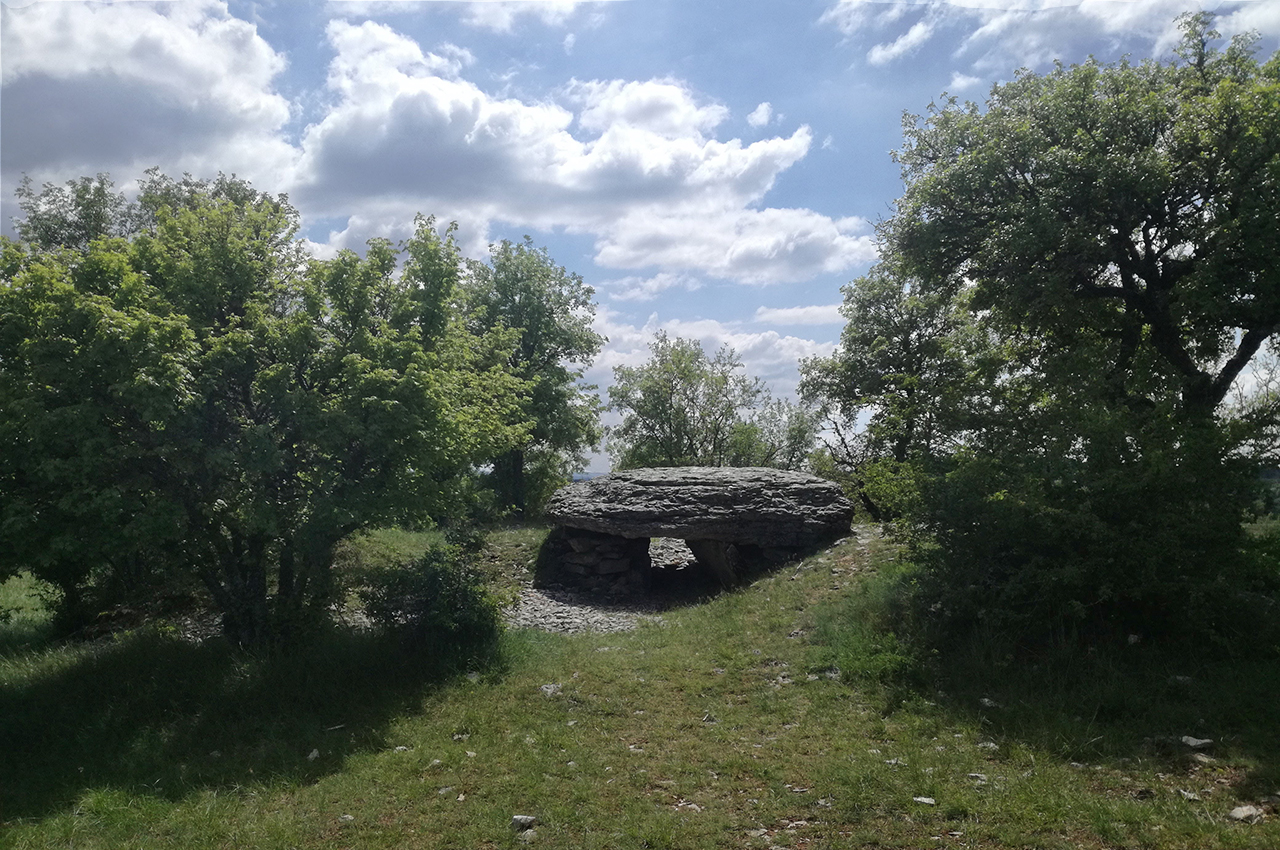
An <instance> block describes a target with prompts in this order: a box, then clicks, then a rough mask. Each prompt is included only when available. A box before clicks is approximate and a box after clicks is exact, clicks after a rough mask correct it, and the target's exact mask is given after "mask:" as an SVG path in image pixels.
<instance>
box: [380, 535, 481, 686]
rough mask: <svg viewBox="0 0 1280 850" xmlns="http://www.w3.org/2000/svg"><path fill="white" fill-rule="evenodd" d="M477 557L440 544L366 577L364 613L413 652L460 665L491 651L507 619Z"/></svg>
mask: <svg viewBox="0 0 1280 850" xmlns="http://www.w3.org/2000/svg"><path fill="white" fill-rule="evenodd" d="M473 557H474V553H468V551H467V550H466V549H465V548H463V547H462V546H460V545H452V544H446V545H437V546H432V547H431V548H430V549H428V550H427V551H426V552H425V553H424V554H423V555H422V556H421V557H419V558H417V559H416V560H414V561H412V562H411V563H409V564H407V565H404V566H401V567H396V568H391V569H382V570H376V571H372V572H370V573H368V574H366V575H365V576H364V582H365V587H364V588H362V589H361V591H360V597H361V599H362V600H363V603H364V611H365V614H366V615H367V616H368V617H369V619H370V620H372V621H373V622H374V623H375V624H376V625H378V626H380V627H381V628H383V629H384V630H386V631H388V632H390V633H393V634H395V635H397V636H398V637H399V638H400V639H401V640H402V641H403V642H404V643H405V645H406V646H408V647H410V648H414V649H422V650H428V651H431V652H438V653H442V654H445V655H448V656H450V657H453V658H456V659H459V660H460V661H462V660H466V659H468V658H470V657H472V656H480V655H484V654H486V653H489V652H492V651H493V650H494V649H495V647H496V645H497V640H498V636H499V634H500V633H501V629H502V619H501V616H500V612H499V610H498V606H497V604H496V603H495V602H494V600H493V599H492V598H491V597H490V596H489V595H488V594H487V593H486V592H485V588H484V582H483V579H482V577H481V575H480V574H479V573H478V572H477V571H476V570H475V567H474V565H473V563H472V559H473Z"/></svg>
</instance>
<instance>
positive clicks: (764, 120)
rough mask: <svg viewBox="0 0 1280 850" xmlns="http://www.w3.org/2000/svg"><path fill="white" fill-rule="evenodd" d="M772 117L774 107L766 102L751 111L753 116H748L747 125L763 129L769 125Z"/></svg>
mask: <svg viewBox="0 0 1280 850" xmlns="http://www.w3.org/2000/svg"><path fill="white" fill-rule="evenodd" d="M772 117H773V107H772V106H771V105H770V104H769V101H767V100H766V101H765V102H764V103H762V104H760V105H759V106H757V107H756V108H755V109H753V110H751V114H750V115H748V116H747V123H748V124H750V125H751V126H752V127H763V126H764V125H765V124H768V123H769V119H770V118H772Z"/></svg>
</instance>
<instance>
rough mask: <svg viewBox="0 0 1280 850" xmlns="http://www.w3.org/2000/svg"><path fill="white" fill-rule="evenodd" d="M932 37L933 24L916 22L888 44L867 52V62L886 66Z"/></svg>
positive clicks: (877, 46)
mask: <svg viewBox="0 0 1280 850" xmlns="http://www.w3.org/2000/svg"><path fill="white" fill-rule="evenodd" d="M932 35H933V24H932V23H929V22H928V21H918V22H916V23H914V24H912V25H911V29H909V30H907V31H906V32H905V33H903V34H902V35H900V36H898V37H897V38H896V39H894V40H893V41H892V42H891V43H889V44H877V45H876V46H875V47H873V48H871V49H870V50H868V51H867V61H868V62H870V63H871V64H872V65H887V64H888V63H890V62H892V61H893V60H895V59H899V58H901V57H903V56H906V55H907V54H908V53H911V52H913V51H914V50H915V49H916V48H917V47H919V46H920V45H922V44H924V43H925V42H926V41H928V40H929V37H930V36H932Z"/></svg>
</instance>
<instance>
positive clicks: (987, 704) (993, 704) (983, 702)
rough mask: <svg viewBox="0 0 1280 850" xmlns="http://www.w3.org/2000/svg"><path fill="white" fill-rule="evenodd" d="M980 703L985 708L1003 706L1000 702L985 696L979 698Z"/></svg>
mask: <svg viewBox="0 0 1280 850" xmlns="http://www.w3.org/2000/svg"><path fill="white" fill-rule="evenodd" d="M978 705H980V706H982V707H983V708H1001V707H1002V706H1001V705H1000V703H998V702H996V701H995V700H993V699H988V698H987V697H983V698H982V699H980V700H978Z"/></svg>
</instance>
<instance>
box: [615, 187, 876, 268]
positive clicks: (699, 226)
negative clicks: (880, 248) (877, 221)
mask: <svg viewBox="0 0 1280 850" xmlns="http://www.w3.org/2000/svg"><path fill="white" fill-rule="evenodd" d="M688 207H689V208H688V209H687V211H680V212H678V213H676V212H669V213H668V214H666V215H665V216H662V214H661V211H659V210H653V209H646V208H638V209H633V210H629V211H628V212H627V213H626V215H625V216H624V217H623V218H622V219H621V220H620V221H619V222H618V224H617V225H616V226H614V227H610V228H608V229H607V230H606V236H605V237H604V238H603V239H602V240H601V241H600V242H599V243H597V248H598V249H599V252H598V254H597V256H596V261H597V262H598V263H600V264H601V265H603V266H612V267H617V268H639V267H643V266H645V265H649V264H657V265H660V266H667V267H675V268H696V269H700V270H702V271H704V272H706V273H707V274H710V275H713V276H715V277H719V278H724V279H730V280H739V281H742V282H744V283H757V284H764V283H776V282H795V281H801V280H807V279H809V278H812V277H814V276H815V275H819V274H823V273H829V272H838V271H842V270H844V269H846V268H848V267H849V266H851V265H854V264H857V263H862V262H869V261H871V260H874V259H875V258H876V246H875V237H874V235H872V234H871V233H870V232H869V231H870V229H871V228H870V226H869V224H867V223H866V222H865V221H863V220H861V219H856V218H849V219H841V220H839V221H833V220H832V219H830V218H828V217H826V216H824V215H821V214H819V213H816V212H813V211H812V210H804V209H772V208H771V209H763V210H756V209H740V210H737V211H727V212H725V211H720V214H718V215H704V214H702V213H701V211H700V210H698V208H697V206H696V205H693V204H690V205H688ZM659 216H661V217H660V218H658V217H659Z"/></svg>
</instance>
